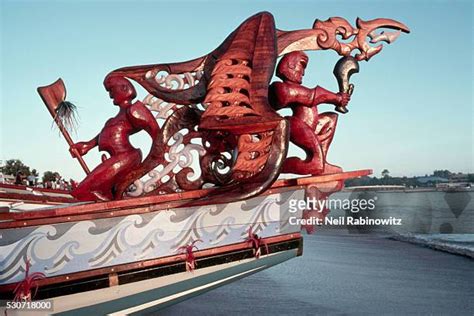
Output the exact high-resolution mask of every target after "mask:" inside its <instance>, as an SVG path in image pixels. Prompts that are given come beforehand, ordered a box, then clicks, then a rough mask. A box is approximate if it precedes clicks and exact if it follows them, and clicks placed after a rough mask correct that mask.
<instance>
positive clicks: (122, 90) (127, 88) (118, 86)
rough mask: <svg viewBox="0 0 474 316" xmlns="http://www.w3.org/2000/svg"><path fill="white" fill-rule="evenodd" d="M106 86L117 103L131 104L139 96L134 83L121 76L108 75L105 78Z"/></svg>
mask: <svg viewBox="0 0 474 316" xmlns="http://www.w3.org/2000/svg"><path fill="white" fill-rule="evenodd" d="M104 86H105V89H106V90H107V91H108V92H109V95H110V98H111V99H112V100H114V104H115V105H126V104H129V103H130V101H132V100H133V99H134V98H135V97H136V96H137V92H136V90H135V88H134V87H133V85H132V83H131V82H130V81H128V79H126V78H124V77H121V76H113V75H111V76H107V77H106V78H105V80H104Z"/></svg>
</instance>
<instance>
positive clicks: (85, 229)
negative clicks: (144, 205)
mask: <svg viewBox="0 0 474 316" xmlns="http://www.w3.org/2000/svg"><path fill="white" fill-rule="evenodd" d="M303 196H304V192H303V190H298V191H289V192H283V193H277V194H271V195H268V196H263V197H257V198H253V199H250V200H247V201H242V202H235V203H229V204H227V205H224V204H222V205H213V206H201V207H193V208H187V209H184V208H183V209H171V210H163V211H156V212H152V213H146V214H134V215H128V216H123V217H114V218H105V219H97V220H86V221H80V222H73V223H71V222H69V223H59V224H51V225H43V226H37V227H25V228H16V229H6V230H4V231H3V232H2V238H1V239H0V271H1V272H0V284H8V283H13V282H18V281H21V280H22V278H23V276H24V270H25V268H26V267H25V262H26V258H28V259H29V260H30V262H31V264H32V267H31V268H30V271H31V272H43V273H45V274H46V276H48V277H51V276H57V275H63V274H69V273H74V272H79V271H84V270H89V269H96V268H103V267H107V266H113V265H118V264H125V263H131V262H136V261H141V260H148V259H154V258H159V257H165V256H170V255H175V254H177V253H178V248H179V247H182V246H185V245H187V244H189V243H190V242H192V241H193V240H197V239H201V240H202V241H203V242H200V243H199V249H200V250H202V249H207V248H212V247H218V246H224V245H229V244H234V243H239V242H242V241H244V240H245V238H246V237H247V231H248V229H249V227H252V231H253V232H255V233H257V234H258V235H259V236H261V237H271V236H276V235H281V234H287V233H293V232H298V231H299V227H297V226H291V225H288V224H287V221H288V208H289V207H288V203H289V201H290V200H291V199H298V200H299V199H303ZM295 216H301V214H295Z"/></svg>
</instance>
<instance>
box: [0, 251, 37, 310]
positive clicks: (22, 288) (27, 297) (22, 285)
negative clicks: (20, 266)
mask: <svg viewBox="0 0 474 316" xmlns="http://www.w3.org/2000/svg"><path fill="white" fill-rule="evenodd" d="M30 267H31V263H30V260H29V259H28V260H26V269H25V278H24V279H23V281H21V282H18V285H17V286H16V287H15V289H14V290H13V293H14V294H15V297H14V299H13V300H14V301H16V302H19V301H31V299H32V298H34V296H35V295H36V292H37V291H38V284H37V283H36V282H37V281H38V280H42V279H44V278H46V276H45V274H44V273H42V272H35V273H31V274H30ZM33 288H34V293H33V291H32V289H33ZM5 314H6V312H5Z"/></svg>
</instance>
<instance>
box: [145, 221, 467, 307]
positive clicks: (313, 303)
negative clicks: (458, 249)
mask: <svg viewBox="0 0 474 316" xmlns="http://www.w3.org/2000/svg"><path fill="white" fill-rule="evenodd" d="M149 314H157V313H156V312H155V313H149ZM159 314H160V315H222V314H226V315H240V314H247V315H474V260H472V259H469V258H466V257H463V256H457V255H453V254H449V253H445V252H442V251H436V250H433V249H429V248H424V247H420V246H417V245H413V244H410V243H405V242H401V241H396V240H391V239H388V238H387V237H386V236H381V235H363V234H347V233H345V232H343V231H342V230H328V231H322V232H319V233H317V234H315V235H312V236H305V240H304V255H303V257H299V258H295V259H292V260H290V261H288V262H285V263H283V264H280V265H279V266H276V267H273V268H270V269H268V270H265V271H263V272H260V273H257V274H255V275H252V276H249V277H247V278H245V279H242V280H239V281H236V282H234V283H232V284H230V285H226V286H224V287H221V288H218V289H216V290H213V291H211V292H208V293H205V294H203V295H201V296H198V297H195V298H192V299H189V300H187V301H185V302H183V303H180V304H177V305H174V306H172V307H169V308H167V309H164V310H161V311H159Z"/></svg>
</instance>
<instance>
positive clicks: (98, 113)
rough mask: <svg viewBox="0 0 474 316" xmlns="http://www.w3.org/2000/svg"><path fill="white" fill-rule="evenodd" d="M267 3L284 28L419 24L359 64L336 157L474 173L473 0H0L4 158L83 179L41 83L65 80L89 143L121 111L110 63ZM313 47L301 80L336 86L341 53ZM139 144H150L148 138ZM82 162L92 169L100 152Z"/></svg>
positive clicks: (216, 36) (349, 162)
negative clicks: (380, 21) (340, 21)
mask: <svg viewBox="0 0 474 316" xmlns="http://www.w3.org/2000/svg"><path fill="white" fill-rule="evenodd" d="M263 10H266V11H270V12H272V13H273V15H274V16H275V20H276V25H277V28H279V29H282V30H293V29H303V28H310V27H311V26H312V24H313V22H314V20H315V19H316V18H318V19H321V20H325V19H327V18H329V17H331V16H341V17H344V18H346V19H347V20H348V21H349V22H351V23H352V24H353V23H354V22H355V19H356V17H358V16H359V17H361V18H363V19H373V18H378V17H387V18H393V19H396V20H399V21H401V22H403V23H405V24H406V25H407V26H409V27H410V29H411V31H412V33H411V34H409V35H406V34H402V35H401V36H400V38H399V39H398V40H397V41H396V42H395V43H393V44H391V45H386V46H385V47H384V49H383V51H382V52H381V53H380V54H379V55H377V56H375V57H374V58H373V59H372V60H370V61H369V62H362V63H361V70H360V73H359V74H357V75H354V76H353V82H354V84H355V86H356V87H355V92H354V94H353V97H352V101H351V103H350V105H349V106H350V112H349V113H348V114H346V115H341V116H340V119H339V123H338V124H339V125H338V128H337V130H336V135H335V139H334V142H333V145H332V148H331V149H330V153H329V161H330V162H332V163H335V164H338V165H341V166H343V167H344V169H345V170H353V169H361V168H373V169H374V172H375V173H376V174H380V172H381V170H382V169H384V168H387V169H389V170H390V171H391V174H392V175H424V174H429V173H431V172H432V171H433V170H434V169H450V170H452V171H464V172H468V171H470V172H473V171H474V163H473V147H472V146H473V129H472V125H473V119H474V118H473V99H472V86H473V81H472V79H473V77H472V71H473V59H472V52H473V47H472V44H473V43H472V41H473V33H472V32H473V25H472V17H473V5H472V4H471V3H470V2H469V1H384V2H383V1H377V2H375V1H318V2H316V1H315V2H311V1H271V2H270V1H227V2H224V1H219V2H213V1H194V2H180V1H174V2H167V1H156V2H152V1H134V2H127V1H120V2H116V1H100V2H91V1H69V2H66V1H36V2H33V1H31V2H30V1H1V44H2V45H1V74H2V75H1V89H0V93H1V107H0V116H1V128H0V133H1V135H0V159H2V160H6V159H9V158H19V159H21V160H23V161H24V162H25V163H27V164H28V165H30V166H31V167H34V168H36V169H38V170H39V171H40V172H44V171H46V170H57V171H59V172H60V173H61V174H63V175H64V176H65V177H67V178H69V177H73V178H75V179H81V178H82V177H83V172H82V170H81V169H80V166H79V165H78V163H77V162H76V161H75V160H73V159H72V158H70V156H69V153H68V146H67V145H66V143H65V141H64V140H63V139H62V138H61V137H59V136H58V133H57V131H54V130H51V117H50V116H49V113H48V112H47V110H46V108H45V107H44V105H43V103H42V101H41V100H40V98H39V96H38V94H37V92H36V88H37V87H38V86H42V85H46V84H50V83H52V82H53V81H55V80H56V79H57V78H58V77H62V78H63V79H64V81H65V83H66V87H67V89H68V99H69V100H70V101H72V102H74V103H75V104H76V105H77V106H78V107H79V114H80V126H79V129H78V132H77V135H73V138H74V139H75V140H78V141H79V140H88V139H90V138H92V137H93V136H95V135H96V134H97V132H98V131H99V130H100V129H101V127H102V125H103V123H104V122H105V120H107V119H108V118H110V117H112V116H114V115H115V114H116V111H117V108H116V107H114V106H113V105H112V103H111V102H110V99H109V98H108V94H107V93H106V92H105V90H104V89H103V86H102V81H103V78H104V76H105V75H106V74H107V73H108V72H110V71H111V70H113V69H116V68H119V67H122V66H131V65H142V64H150V63H161V62H177V61H186V60H189V59H193V58H195V57H198V56H201V55H204V54H207V53H208V52H210V51H211V50H212V49H214V48H215V47H217V46H218V45H219V44H220V43H221V42H222V41H223V39H225V37H226V36H227V35H228V34H229V33H230V32H232V31H233V30H234V29H235V28H236V27H237V26H238V25H239V24H240V23H241V22H242V21H243V20H245V19H246V18H247V17H249V16H250V15H253V14H255V13H256V12H259V11H263ZM309 56H310V62H309V66H308V69H307V71H306V77H305V80H304V84H305V85H307V86H310V87H314V86H315V85H320V86H323V87H325V88H327V89H330V90H333V91H335V90H337V84H336V81H335V79H334V77H333V75H332V68H333V66H334V63H335V62H336V61H337V59H338V58H339V57H338V56H337V55H336V54H335V53H334V52H329V51H326V52H321V51H320V52H312V53H310V54H309ZM321 109H322V110H333V107H332V106H326V107H324V106H323V107H321ZM133 142H134V143H135V144H137V145H141V146H145V147H146V146H147V145H148V144H149V142H148V140H147V138H146V136H144V135H139V136H137V137H134V138H133ZM146 150H147V149H146V148H145V149H144V151H146ZM291 152H292V153H295V152H297V150H295V149H292V150H291ZM86 161H87V162H88V163H89V164H90V166H95V165H96V164H97V163H98V162H99V154H98V153H97V151H96V150H94V151H93V152H91V153H89V154H88V155H87V156H86Z"/></svg>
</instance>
